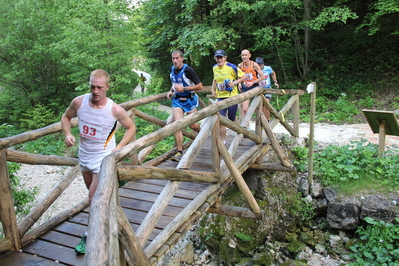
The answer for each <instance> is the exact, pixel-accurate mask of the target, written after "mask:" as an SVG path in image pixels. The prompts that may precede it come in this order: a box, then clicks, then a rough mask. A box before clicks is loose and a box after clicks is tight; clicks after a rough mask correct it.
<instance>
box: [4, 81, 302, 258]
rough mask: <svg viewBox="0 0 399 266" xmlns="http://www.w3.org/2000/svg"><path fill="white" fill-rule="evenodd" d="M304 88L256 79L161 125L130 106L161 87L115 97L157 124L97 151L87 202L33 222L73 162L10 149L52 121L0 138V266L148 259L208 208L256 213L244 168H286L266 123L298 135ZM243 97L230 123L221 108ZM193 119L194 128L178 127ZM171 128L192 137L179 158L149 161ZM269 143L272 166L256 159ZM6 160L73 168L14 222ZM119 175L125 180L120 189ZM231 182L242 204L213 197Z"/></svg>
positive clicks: (70, 176)
mask: <svg viewBox="0 0 399 266" xmlns="http://www.w3.org/2000/svg"><path fill="white" fill-rule="evenodd" d="M209 92H210V88H209V87H205V89H204V90H203V91H200V92H199V93H200V94H201V93H202V94H206V93H209ZM264 93H270V94H274V95H283V94H291V95H292V97H291V98H290V99H289V100H288V102H287V103H286V104H285V106H284V107H283V108H282V109H281V110H280V111H277V110H276V109H275V108H273V106H272V105H270V103H269V102H268V101H267V100H266V98H265V97H264V95H263V94H264ZM303 93H304V92H303V91H302V90H289V91H283V90H264V89H263V88H261V87H257V88H254V89H252V90H250V91H248V92H245V93H242V94H239V95H237V96H234V97H231V98H228V99H226V100H224V101H221V102H217V103H213V104H210V105H209V106H208V105H207V104H206V103H205V101H204V100H200V104H201V110H199V111H198V112H196V113H194V114H192V115H189V116H186V117H184V118H183V119H181V120H179V121H175V122H173V123H168V121H170V118H169V119H168V120H167V121H163V120H161V119H159V118H156V117H154V116H151V115H149V114H146V113H144V112H142V111H139V110H138V109H137V107H139V106H143V105H147V104H150V103H154V102H159V101H161V100H164V99H166V93H162V94H158V95H153V96H148V97H144V98H140V99H136V100H133V101H130V102H126V103H123V104H121V106H122V107H124V108H125V109H126V110H127V111H128V113H129V115H130V117H131V118H132V119H133V121H135V119H137V118H140V119H144V120H146V121H148V122H151V123H153V124H155V125H156V126H159V127H160V129H159V130H157V131H155V132H153V133H151V134H148V135H146V136H143V137H141V138H139V139H133V140H132V142H131V143H130V144H128V145H126V146H125V147H123V148H122V149H120V150H118V151H116V152H115V153H112V154H110V155H108V156H107V157H105V158H104V160H103V162H102V165H101V171H100V180H99V184H98V188H97V191H96V194H95V196H94V198H93V201H92V204H91V206H90V207H88V200H84V201H82V202H80V203H78V204H77V205H75V206H73V207H71V208H70V209H68V210H66V211H63V212H61V213H59V214H58V215H56V216H55V217H53V218H51V219H50V220H48V221H47V222H45V223H43V224H41V225H40V226H38V227H36V228H32V226H33V225H34V224H35V222H36V221H37V220H38V219H39V218H40V217H41V216H42V215H43V213H44V212H45V211H46V210H47V209H48V208H49V207H50V206H51V204H52V203H53V202H54V201H55V200H56V199H57V198H58V197H59V196H60V195H61V193H62V192H63V191H64V190H65V189H66V188H67V187H68V185H69V184H70V183H71V182H72V181H73V180H74V178H75V177H76V176H77V175H78V174H79V173H80V168H79V165H78V160H77V159H76V158H71V157H62V156H54V155H51V156H44V155H37V154H29V153H24V152H20V151H16V150H14V149H12V147H13V146H14V145H17V144H21V143H24V142H27V141H32V140H35V139H37V138H40V137H42V136H45V135H49V134H54V133H58V132H61V131H62V130H61V124H60V123H56V124H53V125H49V126H47V127H44V128H41V129H37V130H34V131H30V132H26V133H23V134H19V135H16V136H12V137H8V138H3V139H0V198H1V201H0V207H1V208H0V218H1V221H2V225H3V230H4V235H5V238H4V239H0V254H3V255H2V256H1V257H0V264H1V265H35V264H37V265H55V264H57V265H59V264H64V265H101V266H102V265H126V264H127V265H140V266H141V265H156V264H157V263H158V262H159V261H160V260H161V259H162V258H163V256H164V255H166V254H167V252H168V251H169V250H170V249H171V248H172V247H173V246H174V245H175V244H176V243H177V241H178V240H179V239H180V238H181V237H182V236H184V234H185V233H186V232H187V231H188V230H189V229H190V228H191V226H192V225H193V224H194V223H195V222H196V221H198V219H199V218H201V217H202V216H203V215H204V214H205V213H207V212H213V213H217V214H221V215H232V216H238V217H243V218H250V219H263V218H264V217H263V211H262V210H261V209H260V208H259V206H258V204H257V202H256V200H255V198H254V197H253V195H252V193H251V191H250V190H249V188H248V186H247V185H246V183H245V181H244V179H243V178H242V175H241V174H242V173H243V172H245V171H246V170H247V169H249V168H252V169H259V170H272V171H293V166H292V164H291V162H290V161H289V160H288V159H287V156H286V155H285V154H284V152H283V150H282V149H281V147H280V145H279V142H278V141H277V139H276V137H275V135H274V134H273V131H272V129H273V127H275V126H276V125H277V123H281V124H282V125H283V126H284V127H285V128H286V129H287V130H288V132H289V133H290V134H291V135H293V136H295V137H298V132H299V128H298V127H299V96H300V95H303ZM204 98H205V97H204ZM247 99H252V103H251V105H250V107H249V109H248V111H247V114H246V116H245V117H242V119H241V121H240V122H238V123H234V122H232V121H230V120H228V119H227V118H225V117H222V116H220V115H219V114H218V112H219V111H220V110H222V109H225V108H227V107H229V106H232V105H235V104H239V103H241V102H243V101H245V100H247ZM262 106H266V108H268V109H269V110H270V112H271V114H272V116H273V117H274V119H273V120H272V121H270V123H269V122H268V121H267V120H266V118H265V116H264V115H263V112H262V111H261V110H262ZM291 109H292V110H293V112H292V113H293V121H292V123H290V124H289V123H288V122H287V121H285V119H284V115H285V114H286V113H287V112H288V111H289V110H291ZM253 117H255V124H256V127H255V131H254V132H253V131H251V130H248V129H246V127H245V125H247V124H248V123H249V121H250V120H251V119H252V118H253ZM199 121H201V130H200V132H199V133H196V132H193V131H185V130H184V129H186V128H187V127H188V126H189V125H190V124H193V123H195V122H199ZM291 124H292V125H293V126H291ZM72 125H73V126H77V119H76V118H75V119H73V120H72ZM220 125H224V126H226V127H227V128H229V129H230V130H231V131H232V132H233V134H231V136H230V137H229V138H228V143H229V145H225V144H224V143H223V142H222V141H221V140H220V138H219V128H220ZM179 130H183V135H184V136H185V137H187V138H188V139H190V140H189V141H187V142H185V143H184V145H183V147H184V149H185V152H184V156H183V158H182V159H181V160H180V162H172V161H170V160H169V159H170V158H171V157H172V156H173V155H174V154H175V153H176V148H174V149H172V150H171V151H169V152H166V153H164V154H162V155H160V156H158V157H157V158H155V159H152V160H147V157H148V155H149V154H150V153H151V151H152V150H153V149H154V147H155V146H156V145H157V144H158V143H159V142H161V141H163V140H164V139H166V138H167V137H169V136H173V134H174V133H175V132H177V131H179ZM270 149H273V150H274V152H275V153H276V154H277V156H278V158H279V159H280V161H281V163H280V164H268V163H263V162H262V157H263V156H264V155H265V154H266V153H267V152H268V151H269V150H270ZM7 161H11V162H18V163H27V164H47V165H67V166H73V168H71V169H70V170H69V172H68V173H66V174H65V175H64V176H63V177H62V179H61V180H60V181H59V183H58V184H57V185H56V186H55V187H54V188H53V189H52V190H51V191H49V192H48V193H47V195H46V197H45V198H44V199H43V200H42V201H41V202H39V203H38V205H37V206H35V207H34V208H33V209H32V210H31V212H30V213H29V214H28V215H27V216H25V217H24V218H23V219H22V220H21V221H19V222H18V221H17V219H16V216H15V212H14V205H13V199H12V192H11V186H10V180H9V176H8V170H7ZM118 180H127V181H129V182H128V183H127V184H126V185H125V186H123V187H118ZM233 182H235V184H236V185H237V186H238V188H239V189H240V191H241V193H242V194H243V195H244V197H245V199H246V200H247V202H248V208H242V207H234V206H223V205H221V196H222V194H223V192H224V191H226V190H227V189H228V187H229V186H230V185H231V184H232V183H233ZM82 185H83V184H82ZM89 214H90V220H88V216H89ZM88 221H89V222H88ZM87 227H88V235H89V237H88V239H87V248H86V254H85V255H84V256H78V255H75V253H74V247H75V245H76V244H77V243H78V242H79V239H80V236H81V235H82V234H83V233H84V231H85V230H86V229H87ZM18 251H21V252H18ZM11 262H12V263H11Z"/></svg>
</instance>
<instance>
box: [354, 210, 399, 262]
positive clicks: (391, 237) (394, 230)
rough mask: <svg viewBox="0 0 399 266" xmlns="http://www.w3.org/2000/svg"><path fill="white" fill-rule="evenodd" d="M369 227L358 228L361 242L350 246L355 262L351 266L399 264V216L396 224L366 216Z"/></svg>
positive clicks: (357, 231)
mask: <svg viewBox="0 0 399 266" xmlns="http://www.w3.org/2000/svg"><path fill="white" fill-rule="evenodd" d="M365 221H366V222H367V223H368V225H367V227H366V228H364V227H359V228H358V229H357V230H356V233H357V234H358V236H359V238H360V242H359V243H357V244H355V245H354V246H352V247H350V249H351V250H352V251H353V253H352V254H350V257H351V258H354V259H355V262H353V263H350V264H349V265H351V266H358V265H359V266H360V265H370V266H373V265H375V266H377V265H392V266H394V265H398V261H399V241H398V240H399V224H398V223H399V218H396V224H391V223H386V222H384V221H379V222H378V221H375V220H374V219H373V218H370V217H366V218H365Z"/></svg>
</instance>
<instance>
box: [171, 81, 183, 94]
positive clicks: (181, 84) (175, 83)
mask: <svg viewBox="0 0 399 266" xmlns="http://www.w3.org/2000/svg"><path fill="white" fill-rule="evenodd" d="M175 85H180V86H183V83H177V82H173V91H174V92H176V90H175Z"/></svg>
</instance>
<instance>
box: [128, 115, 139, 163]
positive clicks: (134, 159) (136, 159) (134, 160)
mask: <svg viewBox="0 0 399 266" xmlns="http://www.w3.org/2000/svg"><path fill="white" fill-rule="evenodd" d="M130 119H132V121H133V124H134V125H135V124H136V115H135V114H134V112H132V113H131V115H130ZM135 140H136V135H134V136H133V138H132V140H131V141H130V142H133V141H135ZM130 161H131V162H132V164H135V165H139V164H140V163H139V156H138V154H137V152H136V153H134V154H132V156H130Z"/></svg>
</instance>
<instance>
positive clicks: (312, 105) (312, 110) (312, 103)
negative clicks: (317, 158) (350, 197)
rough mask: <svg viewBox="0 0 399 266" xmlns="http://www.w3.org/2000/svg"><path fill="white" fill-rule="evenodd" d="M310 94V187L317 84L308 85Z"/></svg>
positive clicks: (310, 181)
mask: <svg viewBox="0 0 399 266" xmlns="http://www.w3.org/2000/svg"><path fill="white" fill-rule="evenodd" d="M307 91H308V93H310V129H309V130H310V132H309V158H308V173H309V176H308V182H309V186H310V184H311V183H312V181H313V153H314V122H315V117H316V82H312V83H310V84H309V85H308V88H307Z"/></svg>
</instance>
